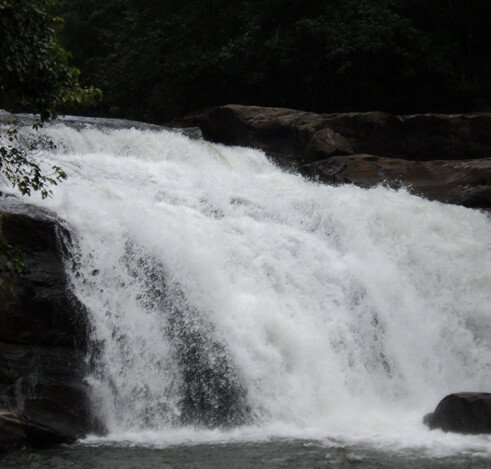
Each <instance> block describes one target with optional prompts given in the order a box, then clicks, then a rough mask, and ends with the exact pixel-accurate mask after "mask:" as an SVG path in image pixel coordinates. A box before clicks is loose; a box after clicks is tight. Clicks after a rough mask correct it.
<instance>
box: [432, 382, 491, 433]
mask: <svg viewBox="0 0 491 469" xmlns="http://www.w3.org/2000/svg"><path fill="white" fill-rule="evenodd" d="M423 422H424V423H425V424H426V425H427V426H428V427H430V429H432V430H433V429H435V428H439V429H442V430H443V431H445V432H456V433H471V434H478V433H491V393H477V392H462V393H458V394H450V395H448V396H446V397H445V398H443V399H442V400H441V401H440V403H439V404H438V405H437V407H436V409H435V411H434V412H433V413H430V414H427V415H425V417H424V419H423Z"/></svg>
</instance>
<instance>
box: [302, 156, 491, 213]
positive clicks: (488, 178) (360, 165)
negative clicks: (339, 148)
mask: <svg viewBox="0 0 491 469" xmlns="http://www.w3.org/2000/svg"><path fill="white" fill-rule="evenodd" d="M299 170H300V172H301V173H302V174H303V175H304V176H307V177H309V178H312V179H314V180H316V181H319V182H324V183H328V184H355V185H357V186H360V187H366V188H368V187H373V186H376V185H378V184H385V185H387V186H389V187H392V188H394V189H398V188H400V187H403V186H404V187H406V188H408V189H409V190H410V191H411V192H412V193H414V194H417V195H420V196H424V197H426V198H429V199H431V200H438V201H440V202H444V203H451V204H458V205H463V206H465V207H471V208H486V207H491V158H483V159H479V160H451V161H445V160H436V161H407V160H402V159H396V158H383V157H379V156H373V155H351V156H335V157H332V158H329V159H325V160H322V161H316V162H315V163H311V164H308V165H303V166H300V167H299Z"/></svg>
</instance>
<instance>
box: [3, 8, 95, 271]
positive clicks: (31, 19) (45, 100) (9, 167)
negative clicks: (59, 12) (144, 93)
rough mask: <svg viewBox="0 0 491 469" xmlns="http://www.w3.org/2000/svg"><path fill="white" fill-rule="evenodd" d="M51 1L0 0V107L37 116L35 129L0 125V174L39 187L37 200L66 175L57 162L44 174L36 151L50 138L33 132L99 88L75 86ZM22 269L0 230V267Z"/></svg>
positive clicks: (22, 187)
mask: <svg viewBox="0 0 491 469" xmlns="http://www.w3.org/2000/svg"><path fill="white" fill-rule="evenodd" d="M56 3H57V2H56V1H55V0H0V107H3V108H5V109H7V110H9V111H23V110H29V111H31V112H34V113H36V114H39V120H38V121H37V123H36V124H35V125H34V127H33V129H34V133H32V132H31V133H30V134H25V133H23V132H20V129H19V125H18V124H13V125H11V126H10V127H5V126H4V127H3V128H2V129H0V176H3V177H5V178H6V179H7V180H8V181H10V183H11V184H12V185H13V186H14V187H17V188H18V190H19V191H20V192H21V193H22V194H24V195H30V194H31V192H32V191H38V192H39V193H40V194H41V197H42V198H45V197H48V196H49V195H50V193H51V191H50V189H49V186H51V185H53V184H57V183H59V182H60V181H62V180H63V179H65V178H66V174H65V173H64V172H63V170H62V169H61V168H59V167H58V166H53V167H52V168H51V172H50V173H47V174H46V173H43V171H42V169H41V167H40V166H39V164H38V162H37V157H38V156H39V155H38V153H39V151H41V150H43V149H46V148H52V147H53V142H52V141H51V140H49V139H48V138H46V137H44V136H42V135H41V134H38V133H36V132H35V131H37V130H38V129H39V127H41V126H42V123H43V121H45V120H48V119H53V118H55V117H56V116H57V114H58V112H59V111H60V110H66V109H71V108H74V107H75V106H79V105H93V104H95V103H96V102H97V100H98V99H99V97H100V91H99V90H98V89H96V88H93V87H88V88H87V87H82V86H81V85H80V83H79V70H78V69H76V68H74V67H72V66H70V65H69V64H68V58H69V54H68V53H67V52H66V51H65V49H63V48H62V47H61V45H60V43H59V42H58V38H57V31H58V30H59V29H60V26H61V23H62V20H61V19H60V18H58V17H56V16H55V15H54V8H55V6H56ZM21 267H22V260H21V258H20V256H19V253H18V252H17V251H16V249H15V248H13V247H12V246H10V245H9V244H8V243H7V241H6V240H5V239H4V238H3V237H2V236H1V234H0V268H1V269H2V270H3V271H7V272H11V273H12V272H13V273H15V272H19V271H20V270H21Z"/></svg>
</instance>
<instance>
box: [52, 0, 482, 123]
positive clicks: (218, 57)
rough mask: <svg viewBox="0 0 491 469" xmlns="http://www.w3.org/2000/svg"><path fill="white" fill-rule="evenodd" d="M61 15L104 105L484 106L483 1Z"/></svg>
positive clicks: (100, 1)
mask: <svg viewBox="0 0 491 469" xmlns="http://www.w3.org/2000/svg"><path fill="white" fill-rule="evenodd" d="M60 14H61V15H62V16H63V17H64V19H65V22H66V27H65V28H64V33H63V34H64V41H65V45H66V47H67V48H68V49H69V50H71V51H72V52H73V54H74V61H75V64H76V65H77V66H78V67H79V68H80V69H81V70H82V72H83V77H84V80H86V82H87V83H92V84H94V85H96V86H98V87H100V88H101V89H102V90H103V92H104V100H103V101H102V103H101V105H100V106H99V107H98V109H97V113H99V114H102V115H108V114H109V115H114V116H121V117H129V118H136V119H142V120H149V121H154V122H163V121H167V120H169V119H172V118H173V117H176V116H177V117H178V116H181V115H183V114H185V113H188V112H193V111H195V110H199V109H201V108H205V107H208V106H214V105H219V104H224V103H231V102H235V103H242V104H257V105H268V106H287V107H294V108H300V109H305V110H312V111H318V112H334V111H348V110H374V109H378V110H387V111H392V112H401V113H404V112H425V111H443V112H448V111H473V110H486V109H491V62H490V61H489V60H488V55H489V52H488V51H489V50H490V48H491V35H490V34H489V18H491V2H489V1H488V0H261V1H259V0H238V1H235V2H230V1H228V0H180V1H179V2H177V1H175V0H138V1H137V0H63V2H62V9H61V11H60Z"/></svg>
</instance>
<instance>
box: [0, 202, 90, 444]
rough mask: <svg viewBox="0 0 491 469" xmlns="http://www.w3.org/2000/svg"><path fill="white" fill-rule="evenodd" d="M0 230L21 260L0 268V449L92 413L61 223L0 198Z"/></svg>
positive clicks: (76, 423) (83, 334) (85, 428)
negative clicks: (21, 267) (12, 270)
mask: <svg viewBox="0 0 491 469" xmlns="http://www.w3.org/2000/svg"><path fill="white" fill-rule="evenodd" d="M0 233H1V235H2V236H3V237H4V238H5V239H6V240H7V242H8V243H9V244H11V245H12V246H15V247H16V248H18V249H19V250H20V252H21V253H22V256H23V258H24V263H25V271H24V272H23V273H21V274H19V275H9V274H8V273H6V272H3V273H1V272H0V413H1V415H2V418H1V423H0V427H1V428H2V430H1V431H0V449H2V448H4V449H5V448H10V447H12V446H16V445H17V446H20V445H32V444H45V443H46V444H47V443H53V444H55V443H59V442H70V441H74V440H76V439H77V438H80V437H83V436H84V435H86V434H87V433H88V432H90V431H93V430H94V429H95V419H94V418H93V416H92V415H91V412H90V406H89V390H88V386H87V385H86V384H85V381H84V378H85V375H86V372H87V369H86V364H85V351H86V346H87V343H86V342H87V322H86V312H85V311H84V309H83V307H82V306H81V305H80V304H79V303H78V302H77V300H76V299H75V298H74V296H73V295H72V294H71V292H70V288H69V285H68V279H67V276H66V274H65V269H64V265H63V252H62V250H63V244H62V242H61V237H62V233H63V227H62V225H61V224H60V223H59V221H58V220H56V218H55V217H53V216H52V215H51V214H50V213H48V212H46V211H43V210H40V209H37V208H35V207H32V206H28V205H25V204H21V203H19V202H17V201H16V199H14V198H2V199H0ZM8 429H10V430H12V432H13V433H12V434H11V435H10V436H9V432H10V430H8ZM7 430H8V431H7ZM38 437H39V438H38ZM38 439H39V441H38ZM41 440H42V441H41Z"/></svg>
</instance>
